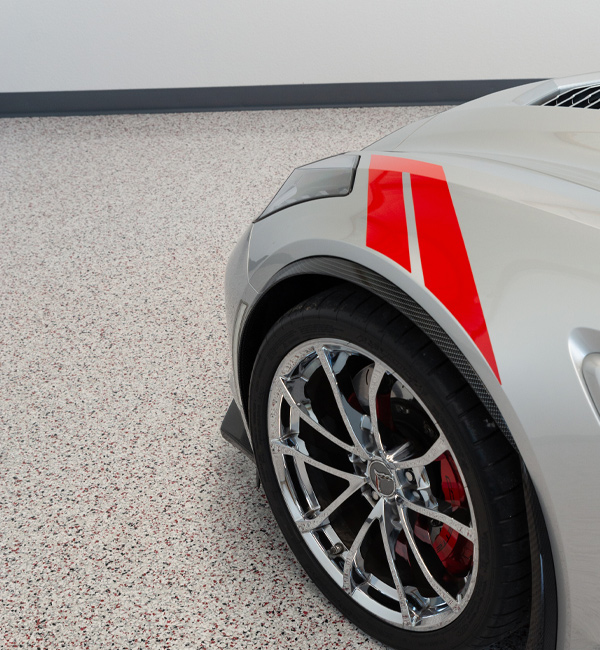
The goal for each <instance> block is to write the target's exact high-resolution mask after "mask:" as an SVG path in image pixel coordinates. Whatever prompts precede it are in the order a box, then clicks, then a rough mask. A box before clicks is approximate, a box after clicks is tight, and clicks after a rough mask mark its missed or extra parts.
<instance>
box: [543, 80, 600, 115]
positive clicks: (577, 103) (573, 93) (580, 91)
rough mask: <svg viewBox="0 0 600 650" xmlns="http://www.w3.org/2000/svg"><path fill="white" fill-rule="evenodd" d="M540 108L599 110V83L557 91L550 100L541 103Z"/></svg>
mask: <svg viewBox="0 0 600 650" xmlns="http://www.w3.org/2000/svg"><path fill="white" fill-rule="evenodd" d="M541 106H564V107H567V108H599V109H600V83H598V84H594V85H590V86H578V87H577V88H569V89H568V90H562V91H559V92H558V94H556V95H553V96H552V97H550V99H546V100H545V101H542V102H541Z"/></svg>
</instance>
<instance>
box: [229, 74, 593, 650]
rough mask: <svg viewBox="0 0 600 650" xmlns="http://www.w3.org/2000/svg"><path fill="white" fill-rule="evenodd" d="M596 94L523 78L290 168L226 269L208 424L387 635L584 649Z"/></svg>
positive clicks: (315, 567) (363, 623)
mask: <svg viewBox="0 0 600 650" xmlns="http://www.w3.org/2000/svg"><path fill="white" fill-rule="evenodd" d="M596 108H600V74H596V75H585V76H578V77H571V78H567V79H555V80H549V81H543V82H537V83H533V84H528V85H526V86H521V87H518V88H513V89H510V90H504V91H502V92H499V93H495V94H492V95H489V96H486V97H483V98H480V99H477V100H475V101H472V102H469V103H467V104H464V105H462V106H459V107H456V108H453V109H451V110H448V111H446V112H443V113H441V114H439V115H436V116H435V117H433V118H429V119H426V120H423V121H421V122H417V123H416V124H413V125H410V126H407V127H405V128H402V129H400V130H399V131H397V132H395V133H392V134H391V135H389V136H387V137H384V138H383V139H382V140H380V141H378V142H376V143H375V144H373V145H371V146H368V147H366V148H365V149H363V150H361V151H354V152H349V153H344V154H340V155H337V156H333V157H330V158H327V159H325V160H321V161H318V162H315V163H311V164H308V165H305V166H303V167H299V168H298V169H296V170H295V171H293V172H292V174H291V176H290V177H289V178H288V179H287V181H286V182H285V183H284V184H283V186H282V187H281V189H280V190H279V192H278V193H277V194H276V195H275V197H274V198H273V200H272V201H271V202H270V204H269V205H268V206H267V207H266V209H265V210H264V211H263V213H262V214H260V215H259V216H258V217H257V218H256V219H255V220H254V222H253V223H252V224H251V225H250V227H249V229H248V230H247V232H246V233H245V234H244V235H243V237H242V238H241V239H240V240H239V242H238V243H237V244H236V247H235V249H234V251H233V254H232V256H231V258H230V261H229V263H228V267H227V273H226V309H227V322H228V328H229V336H230V345H231V355H232V368H233V373H232V391H233V402H232V405H231V407H230V409H229V411H228V412H227V415H226V416H225V419H224V421H223V425H222V433H223V436H224V437H225V438H226V439H227V440H229V441H230V442H232V443H233V444H235V445H236V446H237V447H238V448H240V449H241V450H243V451H244V452H245V453H246V454H247V455H248V456H250V457H251V458H252V459H253V460H254V461H255V462H256V465H257V468H258V472H259V476H260V480H261V482H262V485H263V486H264V490H265V492H266V496H267V498H268V501H269V503H270V506H271V508H272V510H273V514H274V517H275V519H276V520H277V523H278V525H279V527H280V528H281V530H282V532H283V534H284V536H285V538H286V540H287V542H288V544H289V546H290V548H291V550H292V552H293V553H294V554H295V556H296V557H297V559H298V560H299V562H300V563H301V565H302V566H303V567H304V569H305V570H306V572H307V574H308V575H309V576H310V577H311V578H312V580H313V581H314V582H315V584H316V585H317V586H318V587H319V589H320V590H321V591H322V592H323V593H324V594H325V596H326V597H327V598H328V599H329V600H330V601H331V602H332V603H333V604H334V605H335V606H336V607H337V608H338V609H339V610H340V611H341V612H342V613H343V614H344V615H345V616H346V617H347V618H349V619H350V620H351V621H352V622H354V623H355V624H356V625H357V626H358V627H359V628H361V629H362V630H363V631H364V632H365V633H367V634H368V635H370V636H371V637H373V638H375V639H377V640H378V641H380V642H382V643H384V644H386V645H388V646H389V647H392V648H403V649H405V650H417V649H419V650H421V649H431V650H433V649H439V648H444V649H445V650H451V649H459V648H471V649H474V648H484V647H487V646H488V645H490V644H491V643H493V642H496V641H498V640H500V639H502V638H503V637H504V636H505V635H506V634H508V633H510V632H512V631H514V630H515V629H517V628H518V627H519V626H521V625H524V624H529V639H528V644H529V645H528V647H536V648H544V649H549V648H561V649H563V648H564V649H566V648H570V649H572V650H586V649H592V648H598V647H600V617H598V616H597V601H596V598H597V585H598V584H600V541H599V540H600V509H599V508H598V507H597V495H598V493H599V492H598V480H599V479H598V476H599V470H600V300H599V296H600V193H599V192H600V119H599V118H600V115H599V114H598V113H597V112H596V111H595V110H593V109H596ZM290 597H291V598H293V594H292V595H291V596H290Z"/></svg>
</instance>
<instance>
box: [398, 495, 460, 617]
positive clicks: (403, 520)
mask: <svg viewBox="0 0 600 650" xmlns="http://www.w3.org/2000/svg"><path fill="white" fill-rule="evenodd" d="M398 515H399V517H400V524H401V525H402V529H403V530H404V534H405V535H406V539H407V540H408V544H409V546H410V548H411V550H412V552H413V555H414V556H415V559H416V560H417V564H418V565H419V568H420V569H421V571H422V573H423V575H424V576H425V580H427V582H428V583H429V586H430V587H431V588H432V589H433V590H434V591H435V592H436V593H437V594H438V595H439V596H441V597H442V598H443V599H444V600H445V601H446V604H447V605H448V606H449V607H450V608H451V609H452V610H453V611H455V612H456V611H458V610H459V609H460V604H459V603H458V602H457V601H456V599H454V598H453V597H452V596H451V595H450V594H449V593H448V592H447V591H446V590H445V589H444V588H443V587H442V585H441V584H440V583H439V582H438V581H437V580H436V579H435V578H434V577H433V575H432V574H431V571H430V570H429V568H428V567H427V564H426V563H425V560H424V559H423V556H422V555H421V552H420V551H419V547H418V546H417V543H416V541H415V538H414V536H413V530H412V526H411V525H410V522H409V521H408V517H407V515H406V509H405V508H404V507H399V508H398Z"/></svg>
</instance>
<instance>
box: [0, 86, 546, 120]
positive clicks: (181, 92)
mask: <svg viewBox="0 0 600 650" xmlns="http://www.w3.org/2000/svg"><path fill="white" fill-rule="evenodd" d="M531 81H538V80H537V79H477V80H463V81H396V82H386V83H343V84H297V85H287V86H283V85H280V86H227V87H215V88H154V89H152V88H151V89H143V90H76V91H65V92H31V93H0V117H26V116H36V115H38V116H40V115H102V114H106V113H173V112H188V111H240V110H265V109H286V108H288V109H289V108H332V107H333V108H335V107H347V106H411V105H412V106H414V105H425V104H437V105H442V104H460V103H462V102H466V101H469V100H471V99H475V98H477V97H481V96H482V95H486V94H488V93H491V92H495V91H497V90H503V89H505V88H510V87H511V86H518V85H520V84H524V83H529V82H531Z"/></svg>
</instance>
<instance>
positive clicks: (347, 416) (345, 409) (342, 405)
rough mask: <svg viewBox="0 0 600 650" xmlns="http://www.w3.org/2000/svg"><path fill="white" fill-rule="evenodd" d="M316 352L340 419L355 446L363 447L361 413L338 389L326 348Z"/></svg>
mask: <svg viewBox="0 0 600 650" xmlns="http://www.w3.org/2000/svg"><path fill="white" fill-rule="evenodd" d="M316 352H317V356H318V357H319V361H320V362H321V365H322V366H323V370H324V371H325V375H326V376H327V379H328V380H329V384H330V385H331V390H332V392H333V396H334V398H335V402H336V404H337V407H338V410H339V412H340V415H341V416H342V420H343V421H344V424H345V425H346V429H347V431H348V434H349V435H350V438H351V439H352V442H354V444H355V446H356V447H362V448H363V449H364V448H365V442H366V441H365V431H364V429H363V428H362V426H361V420H362V415H361V414H360V413H358V411H356V410H355V409H353V408H352V407H351V406H350V404H348V402H347V401H346V398H345V397H344V395H343V394H342V391H341V390H340V387H339V385H338V382H337V378H336V376H335V375H336V373H335V372H334V369H333V365H332V363H331V360H330V358H329V354H328V350H327V348H325V347H320V348H317V349H316Z"/></svg>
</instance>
